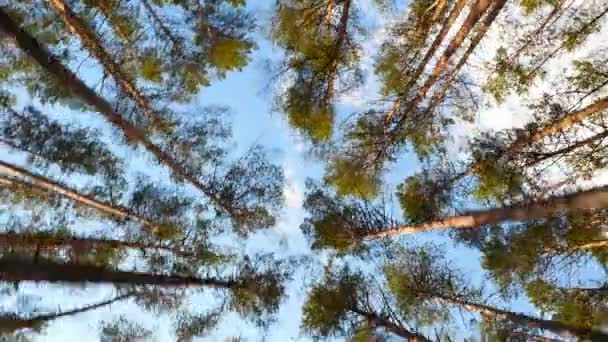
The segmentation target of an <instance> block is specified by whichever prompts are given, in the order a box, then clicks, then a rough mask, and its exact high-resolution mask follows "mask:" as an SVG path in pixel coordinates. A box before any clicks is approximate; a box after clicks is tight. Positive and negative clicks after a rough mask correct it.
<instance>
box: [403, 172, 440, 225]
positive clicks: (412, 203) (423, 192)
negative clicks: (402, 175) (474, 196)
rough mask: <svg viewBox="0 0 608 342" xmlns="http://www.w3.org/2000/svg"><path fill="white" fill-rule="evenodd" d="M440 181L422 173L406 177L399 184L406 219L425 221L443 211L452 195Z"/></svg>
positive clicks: (415, 221)
mask: <svg viewBox="0 0 608 342" xmlns="http://www.w3.org/2000/svg"><path fill="white" fill-rule="evenodd" d="M438 183H439V182H438V181H435V180H433V179H429V177H428V176H427V175H425V174H424V173H421V174H418V175H415V176H411V177H408V178H406V179H405V181H404V182H403V183H401V184H399V185H398V186H397V193H396V195H397V199H398V200H399V204H400V205H401V209H402V210H403V215H404V219H405V220H406V221H408V222H412V223H423V222H427V221H430V220H432V219H434V218H436V217H437V216H438V215H439V214H440V213H441V211H442V209H443V208H444V206H445V205H446V204H447V202H448V201H449V199H450V196H449V193H446V191H445V189H442V188H441V184H438Z"/></svg>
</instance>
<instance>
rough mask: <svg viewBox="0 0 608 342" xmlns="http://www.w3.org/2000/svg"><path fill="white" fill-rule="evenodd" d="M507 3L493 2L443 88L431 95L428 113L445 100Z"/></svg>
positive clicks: (500, 0) (501, 0) (503, 0)
mask: <svg viewBox="0 0 608 342" xmlns="http://www.w3.org/2000/svg"><path fill="white" fill-rule="evenodd" d="M506 4H507V0H497V1H496V2H494V3H493V4H492V8H491V9H490V12H489V13H488V15H487V16H486V18H485V20H484V21H483V23H482V24H481V26H480V27H479V28H478V29H477V31H476V32H475V35H474V36H473V38H472V39H471V43H470V44H469V47H468V48H467V50H466V51H465V52H464V54H463V55H462V57H460V60H459V61H458V63H457V64H456V66H455V67H454V68H453V69H452V71H450V73H449V75H448V77H447V79H446V80H445V82H444V83H443V84H442V85H441V89H440V90H439V91H438V92H436V93H435V94H433V96H432V97H431V100H430V105H429V107H428V109H427V110H426V111H425V112H426V113H427V114H429V113H432V112H433V111H434V110H435V108H436V107H437V106H438V105H439V104H440V103H441V102H442V101H443V99H445V97H446V95H447V91H448V89H449V88H450V86H451V85H452V83H453V82H454V80H455V79H456V76H458V73H459V72H460V69H462V67H463V66H464V65H465V64H466V62H467V60H468V59H469V57H470V56H471V54H472V53H473V52H474V51H475V48H476V47H477V45H479V42H481V40H482V39H483V37H485V35H486V33H487V32H488V29H489V28H490V26H491V25H492V23H493V22H494V20H496V17H498V14H500V11H502V9H503V8H504V6H505V5H506Z"/></svg>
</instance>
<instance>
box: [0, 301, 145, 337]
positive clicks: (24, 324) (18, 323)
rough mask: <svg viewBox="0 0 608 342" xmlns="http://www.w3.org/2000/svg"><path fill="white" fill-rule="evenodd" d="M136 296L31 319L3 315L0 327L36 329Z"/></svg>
mask: <svg viewBox="0 0 608 342" xmlns="http://www.w3.org/2000/svg"><path fill="white" fill-rule="evenodd" d="M135 294H136V292H128V293H125V294H123V295H120V296H116V297H114V298H112V299H109V300H105V301H103V302H99V303H96V304H91V305H87V306H83V307H80V308H77V309H73V310H68V311H62V312H58V313H52V314H44V315H38V316H34V317H31V318H20V317H19V316H18V315H14V314H3V315H0V327H6V326H9V327H12V328H14V329H15V330H17V329H24V328H34V327H36V326H38V325H40V324H42V323H45V322H49V321H52V320H55V319H57V318H61V317H67V316H74V315H77V314H79V313H83V312H87V311H92V310H96V309H98V308H101V307H104V306H107V305H110V304H113V303H116V302H119V301H122V300H125V299H128V298H130V297H133V295H135Z"/></svg>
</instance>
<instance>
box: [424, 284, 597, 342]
mask: <svg viewBox="0 0 608 342" xmlns="http://www.w3.org/2000/svg"><path fill="white" fill-rule="evenodd" d="M429 295H430V296H432V297H433V298H435V299H437V300H438V301H440V302H442V303H445V304H447V305H454V306H458V307H461V308H464V309H466V310H468V311H475V312H478V313H479V314H481V315H483V316H485V317H488V318H491V319H507V320H509V321H511V322H513V323H516V324H519V325H522V326H528V327H531V328H539V329H543V330H547V331H550V332H552V333H554V334H556V335H559V336H562V337H587V338H593V340H597V341H600V340H601V339H602V338H608V335H607V334H604V333H602V332H600V331H597V330H592V329H586V328H579V327H575V326H571V325H568V324H564V323H562V322H559V321H551V320H545V319H540V318H536V317H532V316H528V315H524V314H521V313H516V312H511V311H506V310H502V309H498V308H494V307H491V306H488V305H483V304H477V303H472V302H469V301H465V300H461V299H458V298H453V297H448V296H442V295H439V294H429Z"/></svg>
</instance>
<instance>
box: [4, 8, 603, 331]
mask: <svg viewBox="0 0 608 342" xmlns="http://www.w3.org/2000/svg"><path fill="white" fill-rule="evenodd" d="M372 1H373V0H361V1H360V6H361V8H364V9H365V12H366V15H368V16H367V17H366V18H367V19H366V20H367V21H368V22H367V24H368V26H369V27H370V34H369V36H368V37H367V38H366V39H365V41H364V42H363V45H364V46H365V48H366V49H367V50H369V51H373V50H375V49H376V48H377V47H378V45H379V42H380V41H381V39H382V37H383V36H384V34H385V30H384V29H383V27H384V25H385V24H386V23H387V22H390V21H391V20H398V19H399V18H400V16H398V17H397V18H389V19H388V20H386V21H385V20H382V19H381V17H380V16H379V15H378V13H375V12H370V11H371V8H372V7H371V5H370V3H371V2H372ZM273 4H274V1H273V0H255V1H254V0H249V1H248V7H249V9H250V10H252V11H253V13H256V14H257V15H256V18H257V19H258V20H259V21H260V22H261V23H262V24H264V22H265V21H266V20H268V18H269V16H270V9H271V6H272V5H273ZM401 7H402V6H401ZM401 15H403V14H401ZM257 34H258V36H259V37H258V39H257V43H258V50H257V51H256V52H255V53H254V54H253V55H252V61H251V63H250V64H249V65H248V66H247V67H246V68H244V69H243V71H241V72H233V73H229V74H228V76H227V78H226V79H224V80H215V81H213V82H212V85H211V86H210V87H207V88H204V89H203V90H202V91H201V92H200V94H198V95H197V97H196V99H195V100H194V101H195V103H197V104H201V105H224V106H228V107H230V109H231V112H232V114H233V120H232V122H233V134H234V138H235V141H237V142H238V145H236V146H235V147H234V151H233V152H234V154H235V155H239V154H241V153H242V152H243V151H245V150H246V149H247V148H248V147H249V146H251V145H252V144H254V143H258V144H262V145H263V146H265V147H266V148H268V149H269V150H270V151H271V153H270V155H271V159H272V160H274V161H275V162H276V163H278V164H280V165H282V166H283V167H284V170H285V173H286V176H287V184H286V186H285V189H284V194H285V197H286V208H285V209H284V211H283V213H282V216H281V218H280V219H279V222H278V223H277V225H276V226H275V227H274V228H272V229H271V230H267V231H263V232H259V233H255V234H253V235H252V236H251V237H250V238H249V239H247V240H246V241H234V240H233V239H232V238H233V237H225V238H224V239H223V240H222V242H224V243H227V244H228V245H234V247H235V248H240V249H242V250H244V251H245V252H246V253H247V254H254V253H255V252H275V253H277V255H280V256H300V255H310V249H309V247H308V242H307V241H306V239H305V237H304V236H303V235H302V233H301V231H300V229H299V225H300V223H301V222H302V219H303V217H304V216H305V213H304V212H303V210H302V208H301V204H302V200H303V198H304V190H305V189H304V182H305V180H306V179H307V178H308V177H312V178H315V179H320V178H321V177H322V174H323V164H322V163H321V162H319V161H316V160H314V159H311V158H309V157H307V156H306V153H305V151H306V142H305V141H303V140H302V139H301V138H300V137H299V136H298V135H297V133H295V132H294V131H293V130H291V129H290V128H289V127H288V125H287V123H286V121H285V120H284V117H283V114H282V113H279V112H273V110H272V101H273V94H272V93H271V92H270V91H269V88H265V86H266V85H268V81H269V78H268V76H269V75H268V73H267V72H265V69H264V68H263V65H264V63H265V62H266V61H267V60H268V59H271V60H273V59H277V58H280V57H281V51H280V49H278V48H277V47H273V46H272V44H271V43H270V42H269V41H267V40H265V39H264V33H257ZM494 34H497V33H496V32H495V33H494ZM484 49H485V50H490V51H491V50H492V45H491V43H489V44H486V45H485V46H483V47H482V48H481V50H482V51H485V50H484ZM486 57H487V56H486ZM480 58H482V57H480ZM372 62H373V59H372V55H365V56H364V58H363V67H364V68H366V69H367V70H368V71H369V68H371V64H372ZM87 67H90V68H92V69H90V70H89V71H88V72H89V73H90V74H91V75H94V74H96V71H95V68H96V66H94V65H87ZM368 76H370V77H369V79H368V82H366V83H365V85H364V86H363V87H362V89H360V90H358V91H356V92H355V93H354V94H350V95H349V96H345V97H344V98H341V99H340V101H339V103H338V104H337V110H338V118H344V117H346V116H348V115H349V114H351V113H353V112H355V111H357V110H360V109H361V108H362V107H364V106H365V103H366V102H368V101H372V100H374V99H375V98H376V96H377V95H376V94H377V90H378V87H377V84H376V82H375V81H374V79H373V77H371V75H368ZM480 77H482V76H480ZM271 88H272V87H271ZM28 101H29V99H28V98H27V97H25V96H24V97H22V98H21V104H22V105H23V104H27V103H28ZM509 106H510V107H509ZM521 107H522V106H521V101H520V100H518V99H516V98H511V99H509V101H507V104H506V105H501V106H493V107H490V108H488V109H485V110H484V112H483V113H480V114H479V116H478V118H479V122H477V124H479V123H480V122H481V124H482V125H485V126H488V127H489V128H490V129H492V128H501V127H502V126H507V127H509V126H514V125H515V126H517V125H521V124H522V123H523V122H525V118H519V117H516V116H514V114H513V113H516V112H517V111H518V110H521ZM45 108H46V109H47V111H46V112H47V113H49V114H50V115H51V116H53V117H55V118H57V119H61V120H66V121H70V122H77V123H80V124H83V125H91V126H93V127H99V129H100V130H102V132H103V134H104V139H106V141H108V142H110V143H111V142H112V141H113V139H114V138H113V136H112V130H111V129H109V128H108V126H107V124H105V123H104V122H103V120H102V119H101V117H100V116H99V115H97V114H95V113H85V114H83V113H79V112H78V113H76V112H74V111H71V110H69V109H68V108H65V107H60V106H46V107H45ZM496 113H498V115H497V114H496ZM471 133H472V130H471V127H470V126H467V125H464V126H462V127H460V128H459V130H458V131H457V132H455V133H454V134H455V135H456V136H458V135H468V134H471ZM117 153H118V154H119V155H120V154H121V153H122V154H124V156H125V157H128V158H131V160H132V163H131V165H132V168H133V169H134V170H138V169H145V168H146V167H147V166H148V165H149V164H150V159H147V157H137V158H136V159H135V160H134V161H133V159H132V158H133V156H132V155H130V154H129V155H127V154H126V152H124V151H122V150H120V149H117ZM0 156H1V158H2V160H11V161H16V162H19V163H24V159H23V158H22V156H20V155H15V154H9V153H8V151H7V150H6V149H4V148H3V147H0ZM418 168H419V163H418V161H417V159H416V158H415V157H414V156H413V154H411V153H405V154H404V155H403V156H402V158H401V159H400V161H399V162H398V163H397V164H396V165H394V166H392V167H391V169H390V170H389V171H388V173H387V175H386V184H387V185H386V188H387V190H388V192H389V193H391V192H392V191H393V190H394V186H396V185H397V184H398V183H399V182H401V181H402V180H403V179H404V178H405V177H407V176H408V175H411V174H413V173H414V172H415V171H416V170H417V169H418ZM151 174H152V175H153V176H155V178H158V179H162V178H163V177H165V176H167V174H166V173H164V172H162V171H160V170H158V168H154V172H151ZM66 181H69V182H74V183H79V182H82V181H83V180H80V179H76V180H75V179H69V180H66ZM1 210H2V208H1V207H0V211H1ZM393 210H394V212H395V214H396V215H397V216H398V215H400V213H399V210H398V208H396V207H395V208H393ZM1 216H2V215H0V222H1ZM403 241H404V242H408V243H423V242H435V243H444V244H446V245H447V246H449V249H448V250H449V255H450V259H451V260H453V262H454V264H455V265H458V266H459V267H461V268H463V269H464V270H465V271H466V274H467V275H468V276H470V278H471V279H472V280H473V281H474V282H477V283H482V282H484V278H483V273H482V271H481V268H480V266H479V254H478V253H477V252H475V251H472V250H468V249H466V248H464V247H461V246H454V245H453V244H451V243H450V241H449V239H448V238H447V237H446V234H445V233H425V234H420V235H416V236H410V237H406V238H403ZM326 261H327V255H326V254H322V255H320V256H317V257H315V259H314V263H313V265H312V266H311V268H309V269H303V270H300V271H298V272H297V273H296V274H295V277H294V281H293V282H291V283H290V284H289V286H288V291H287V294H288V297H287V298H286V300H285V303H284V305H283V306H282V307H281V309H280V311H279V313H278V315H277V319H278V322H277V325H276V326H273V327H272V328H271V329H270V330H269V332H268V335H267V336H266V340H267V341H277V342H279V341H306V340H309V339H308V338H307V337H305V336H303V335H301V333H300V331H299V324H300V316H301V312H300V307H301V304H302V301H303V300H304V298H305V296H306V284H308V283H310V282H311V281H313V280H314V279H315V278H316V277H318V276H320V274H321V273H320V272H321V271H322V267H321V265H322V264H323V263H324V262H326ZM584 267H586V271H584V272H583V274H584V277H583V278H584V279H585V280H586V281H587V282H591V281H592V280H595V279H599V280H601V279H602V278H603V277H604V275H603V271H602V270H601V269H599V268H597V265H593V264H590V265H585V266H584ZM21 290H22V291H23V293H24V294H25V295H27V296H31V297H32V298H39V299H40V303H43V305H41V307H43V308H46V309H48V310H54V309H57V308H61V309H62V310H65V309H69V308H71V307H77V306H80V305H83V304H87V303H93V302H96V301H101V300H103V299H107V298H108V297H111V295H112V293H113V289H112V288H111V287H108V286H87V288H86V289H72V288H70V289H66V288H62V287H60V286H50V285H36V284H29V285H27V286H24V287H23V288H22V289H21ZM217 298H218V296H217V295H216V294H214V293H210V292H209V293H205V294H202V295H196V296H193V297H192V301H191V302H190V303H189V305H190V306H191V307H192V308H193V309H194V310H203V309H204V308H207V307H209V306H211V305H213V303H216V302H217V300H218V299H217ZM23 305H24V304H23V303H20V302H18V301H17V300H16V299H15V298H14V297H11V298H5V297H2V299H0V307H2V308H5V309H11V308H12V309H15V308H17V309H20V310H25V311H27V309H28V307H29V306H27V305H26V306H23ZM37 307H38V306H37ZM512 308H513V309H515V310H517V311H522V312H527V313H531V314H538V312H534V311H533V308H532V307H531V306H530V305H529V304H528V303H527V302H526V301H525V299H520V300H518V301H516V303H515V305H514V306H513V307H512ZM117 315H125V316H127V317H130V318H137V320H138V321H140V322H142V324H143V325H144V326H146V327H148V328H150V329H152V330H153V331H154V338H155V340H156V341H167V340H170V339H171V326H170V324H168V323H167V322H169V320H168V318H170V317H165V316H163V315H159V316H155V315H153V314H147V313H142V312H141V310H140V309H139V308H138V307H137V306H136V305H135V304H134V303H131V302H129V301H125V302H122V303H119V304H114V305H112V306H111V307H108V308H103V309H99V310H96V311H93V312H87V313H84V314H81V315H78V316H74V317H69V318H65V319H59V320H57V321H55V322H53V323H51V324H50V325H49V327H48V328H47V329H46V330H45V332H44V333H43V334H42V335H40V336H38V337H37V338H36V339H35V340H39V341H79V340H96V337H97V334H98V322H99V321H102V320H110V319H111V318H112V317H116V316H117ZM461 327H462V325H461ZM465 329H466V328H465ZM230 336H242V337H244V338H246V339H247V340H249V341H258V340H261V337H260V333H259V331H258V330H256V329H255V328H253V327H252V326H251V325H250V324H248V323H246V322H244V321H243V320H241V319H239V318H238V317H237V316H236V315H235V314H230V315H228V316H227V317H225V318H224V319H223V320H222V322H221V323H220V325H219V326H218V327H217V329H216V330H214V331H213V333H212V334H211V335H210V336H209V337H205V338H202V339H201V340H203V341H218V340H220V341H221V340H222V339H223V338H225V337H230Z"/></svg>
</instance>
